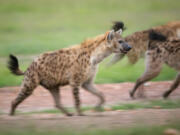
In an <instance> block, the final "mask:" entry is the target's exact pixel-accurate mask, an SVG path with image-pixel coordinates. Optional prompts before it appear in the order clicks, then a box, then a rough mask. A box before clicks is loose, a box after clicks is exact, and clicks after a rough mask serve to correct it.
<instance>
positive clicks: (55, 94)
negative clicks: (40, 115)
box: [49, 87, 72, 116]
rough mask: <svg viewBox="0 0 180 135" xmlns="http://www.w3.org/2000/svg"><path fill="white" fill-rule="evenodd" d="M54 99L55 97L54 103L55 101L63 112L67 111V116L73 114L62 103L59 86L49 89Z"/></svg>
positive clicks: (56, 105)
mask: <svg viewBox="0 0 180 135" xmlns="http://www.w3.org/2000/svg"><path fill="white" fill-rule="evenodd" d="M49 91H50V93H51V95H52V97H53V99H54V103H55V107H56V108H58V109H60V110H61V111H62V112H63V113H65V114H66V115H67V116H72V114H71V113H69V112H68V111H66V109H65V108H64V107H63V106H62V105H61V101H60V95H59V88H58V87H57V88H54V89H51V90H49Z"/></svg>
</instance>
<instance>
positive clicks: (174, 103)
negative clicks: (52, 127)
mask: <svg viewBox="0 0 180 135" xmlns="http://www.w3.org/2000/svg"><path fill="white" fill-rule="evenodd" d="M108 108H110V110H113V111H116V110H134V109H156V108H161V109H176V108H180V100H147V101H143V102H142V101H137V102H133V103H121V104H116V105H112V106H108ZM81 109H82V111H89V110H94V107H91V106H89V107H88V106H86V107H82V108H81ZM67 110H68V111H69V112H75V109H74V108H67ZM101 111H106V107H105V109H102V110H101ZM16 113H17V114H25V115H29V114H43V113H50V114H59V113H61V112H60V111H59V110H58V109H48V110H42V111H34V112H19V111H17V112H16ZM0 114H4V113H0Z"/></svg>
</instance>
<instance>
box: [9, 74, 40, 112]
mask: <svg viewBox="0 0 180 135" xmlns="http://www.w3.org/2000/svg"><path fill="white" fill-rule="evenodd" d="M37 85H38V81H37V80H36V79H35V78H34V76H32V78H29V77H26V76H25V78H24V81H23V83H22V85H21V90H20V92H19V94H18V96H17V97H16V98H15V99H14V100H13V101H12V103H11V110H10V113H9V114H10V115H14V113H15V110H16V108H17V106H18V105H19V104H20V103H21V102H23V101H24V100H25V99H26V98H27V97H29V96H30V95H31V94H32V92H33V90H34V89H35V88H36V87H37Z"/></svg>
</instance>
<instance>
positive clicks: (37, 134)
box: [0, 121, 180, 135]
mask: <svg viewBox="0 0 180 135" xmlns="http://www.w3.org/2000/svg"><path fill="white" fill-rule="evenodd" d="M27 125H28V124H27V122H26V126H23V128H18V125H14V128H8V126H7V127H6V126H4V125H3V126H2V127H0V134H2V135H163V134H164V131H165V130H166V129H169V128H171V129H176V130H180V122H179V121H175V122H171V123H169V124H166V125H158V126H157V125H156V126H152V125H151V126H150V125H146V124H144V125H142V124H139V125H136V126H133V127H124V128H122V127H121V128H115V129H110V130H108V129H94V130H93V129H87V130H77V129H63V128H60V127H61V125H60V126H59V125H58V124H56V126H59V128H58V129H57V128H56V130H54V129H49V128H46V129H42V128H41V129H39V128H37V127H35V126H33V125H32V124H31V123H30V124H29V126H27Z"/></svg>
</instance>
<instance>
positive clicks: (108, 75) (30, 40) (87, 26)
mask: <svg viewBox="0 0 180 135" xmlns="http://www.w3.org/2000/svg"><path fill="white" fill-rule="evenodd" d="M179 7H180V1H179V0H173V1H172V0H165V1H162V0H149V1H145V0H134V1H131V0H126V1H124V0H111V1H106V0H98V1H97V0H85V1H84V0H76V1H74V0H31V1H27V0H1V1H0V20H1V21H0V87H2V86H9V85H10V86H12V85H20V82H21V79H22V78H18V77H13V76H12V75H10V73H9V72H8V71H7V69H6V67H5V61H4V59H5V60H6V58H7V56H8V54H10V53H12V54H15V55H18V56H19V55H25V56H27V55H34V54H35V55H38V54H39V53H43V52H45V51H50V50H57V49H60V48H63V47H68V46H70V45H73V44H76V43H80V42H82V41H83V40H84V39H86V38H89V37H94V36H96V35H99V34H101V33H104V32H106V31H107V30H108V29H109V28H110V27H111V22H112V21H115V20H123V21H124V22H125V24H126V25H127V28H128V29H127V30H126V31H125V33H124V36H126V35H128V34H130V33H132V32H135V31H138V30H142V29H146V28H149V27H152V26H155V25H159V24H164V23H166V22H168V21H173V20H180V16H179V14H180V8H179ZM24 62H25V65H24V66H23V68H24V69H26V67H27V65H28V64H29V63H30V61H24ZM24 62H23V63H22V64H21V65H23V64H24ZM26 63H27V64H26ZM125 63H127V61H126V60H124V61H123V62H121V63H119V64H117V65H115V66H113V67H111V68H108V70H106V69H107V68H106V67H105V66H104V64H101V66H100V70H99V71H100V72H99V73H98V76H97V79H96V82H97V83H108V82H109V83H110V82H112V83H114V82H115V83H117V82H124V81H135V80H136V78H137V77H138V76H139V75H140V74H141V73H142V72H143V69H144V68H143V67H144V66H143V62H142V61H141V62H139V63H138V64H136V65H135V66H132V67H131V66H129V65H127V64H125ZM163 72H164V74H163V75H162V76H159V77H158V78H157V79H156V80H171V79H172V78H173V77H174V74H175V72H174V71H172V70H171V69H169V68H165V69H164V70H163Z"/></svg>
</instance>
